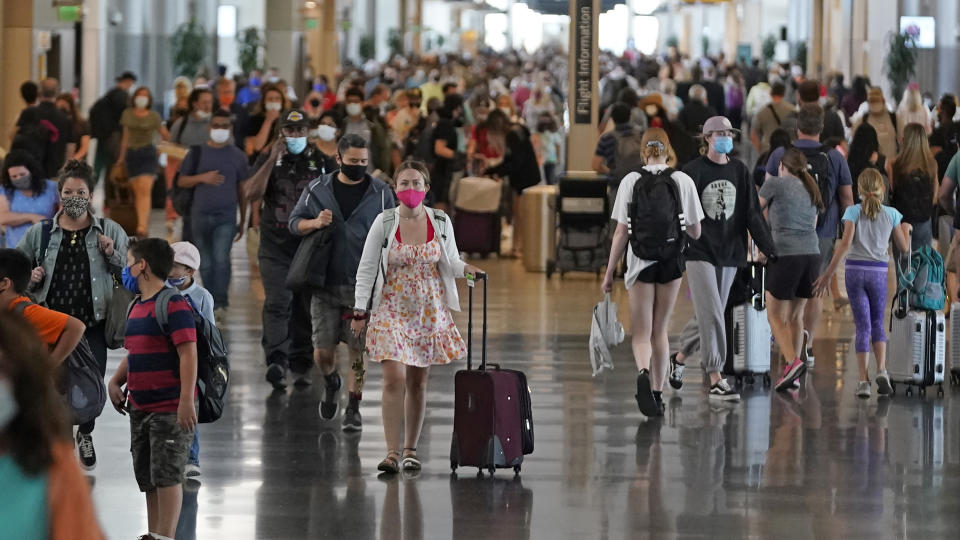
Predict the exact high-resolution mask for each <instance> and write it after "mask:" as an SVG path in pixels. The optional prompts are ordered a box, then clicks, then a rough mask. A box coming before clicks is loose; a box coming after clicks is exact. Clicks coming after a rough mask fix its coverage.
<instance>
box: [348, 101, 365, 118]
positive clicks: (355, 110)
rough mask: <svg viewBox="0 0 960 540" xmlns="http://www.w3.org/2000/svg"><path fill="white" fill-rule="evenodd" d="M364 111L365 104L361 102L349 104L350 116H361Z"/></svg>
mask: <svg viewBox="0 0 960 540" xmlns="http://www.w3.org/2000/svg"><path fill="white" fill-rule="evenodd" d="M362 112H363V106H361V105H360V104H359V103H351V104H349V105H347V114H348V115H350V116H360V113H362Z"/></svg>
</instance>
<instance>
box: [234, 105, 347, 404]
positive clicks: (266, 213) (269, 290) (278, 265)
mask: <svg viewBox="0 0 960 540" xmlns="http://www.w3.org/2000/svg"><path fill="white" fill-rule="evenodd" d="M281 118H282V121H281V123H280V133H281V136H280V137H278V138H277V141H276V143H274V145H273V147H272V148H271V149H270V152H269V153H264V154H263V155H261V157H260V158H259V159H258V161H257V164H256V165H255V166H254V170H256V171H257V172H256V173H255V174H254V175H253V177H251V179H250V180H249V181H248V182H246V184H247V185H246V198H247V200H248V201H250V202H251V205H252V206H253V215H254V225H255V226H256V224H257V220H258V219H259V226H260V251H259V253H258V258H259V261H260V275H261V277H262V280H263V289H264V293H265V295H266V298H265V300H264V303H263V342H262V343H263V353H264V355H265V357H266V361H267V373H266V377H267V381H268V382H270V384H272V385H273V387H274V389H276V390H284V389H285V388H286V386H287V384H286V375H287V370H288V369H289V370H290V371H291V374H292V376H293V377H294V378H295V382H294V384H296V385H297V386H306V385H309V384H310V379H309V378H308V377H307V372H308V370H309V369H310V366H311V365H312V364H313V347H312V342H311V325H310V295H309V294H299V293H294V292H292V291H290V290H289V289H287V288H286V286H285V282H286V278H287V272H288V271H289V269H290V264H291V262H292V261H293V257H294V255H295V254H296V252H297V247H299V245H300V238H301V237H300V236H297V235H293V234H291V233H290V231H289V229H288V226H287V224H288V222H289V220H290V213H291V212H292V211H293V209H294V207H296V205H297V200H298V199H299V198H300V194H301V193H302V192H303V191H304V189H305V188H306V187H307V186H308V185H309V184H310V182H311V181H313V180H315V179H316V178H318V177H320V176H323V175H325V174H327V173H330V172H332V171H333V169H331V170H326V167H328V166H329V165H325V160H324V159H323V154H321V153H320V151H319V150H317V147H316V145H312V144H308V143H307V132H308V130H309V120H308V119H307V115H306V114H305V113H304V112H303V111H301V110H297V109H293V110H289V111H286V112H284V113H283V115H282V117H281Z"/></svg>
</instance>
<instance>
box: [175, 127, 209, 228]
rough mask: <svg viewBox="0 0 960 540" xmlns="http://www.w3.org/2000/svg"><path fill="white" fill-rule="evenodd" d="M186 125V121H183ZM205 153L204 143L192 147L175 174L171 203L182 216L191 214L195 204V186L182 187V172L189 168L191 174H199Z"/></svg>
mask: <svg viewBox="0 0 960 540" xmlns="http://www.w3.org/2000/svg"><path fill="white" fill-rule="evenodd" d="M183 125H186V121H184V122H183ZM202 153H203V145H200V144H198V145H194V146H191V147H190V150H189V151H188V152H187V156H186V157H185V158H184V161H183V163H182V164H180V168H179V169H177V173H176V174H174V175H173V182H172V184H173V187H171V188H170V204H172V205H173V209H174V210H175V211H176V212H177V213H178V214H180V215H181V216H188V215H190V207H191V206H193V188H192V187H190V188H185V187H180V172H181V171H184V170H187V171H190V174H189V175H188V176H190V175H194V174H197V168H199V167H200V154H202Z"/></svg>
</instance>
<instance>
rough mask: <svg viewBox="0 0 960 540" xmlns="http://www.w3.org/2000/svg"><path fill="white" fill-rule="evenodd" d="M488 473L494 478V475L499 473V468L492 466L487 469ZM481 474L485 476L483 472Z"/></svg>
mask: <svg viewBox="0 0 960 540" xmlns="http://www.w3.org/2000/svg"><path fill="white" fill-rule="evenodd" d="M487 472H489V473H490V476H493V475H494V473H496V472H497V468H496V467H494V466H493V465H491V466H489V467H487ZM480 474H483V471H480Z"/></svg>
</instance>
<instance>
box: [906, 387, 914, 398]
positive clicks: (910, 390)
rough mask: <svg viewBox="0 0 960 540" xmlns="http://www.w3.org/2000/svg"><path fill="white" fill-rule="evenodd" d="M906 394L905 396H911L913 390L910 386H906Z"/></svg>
mask: <svg viewBox="0 0 960 540" xmlns="http://www.w3.org/2000/svg"><path fill="white" fill-rule="evenodd" d="M906 394H907V396H911V395H913V388H912V387H910V386H907V392H906Z"/></svg>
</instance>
